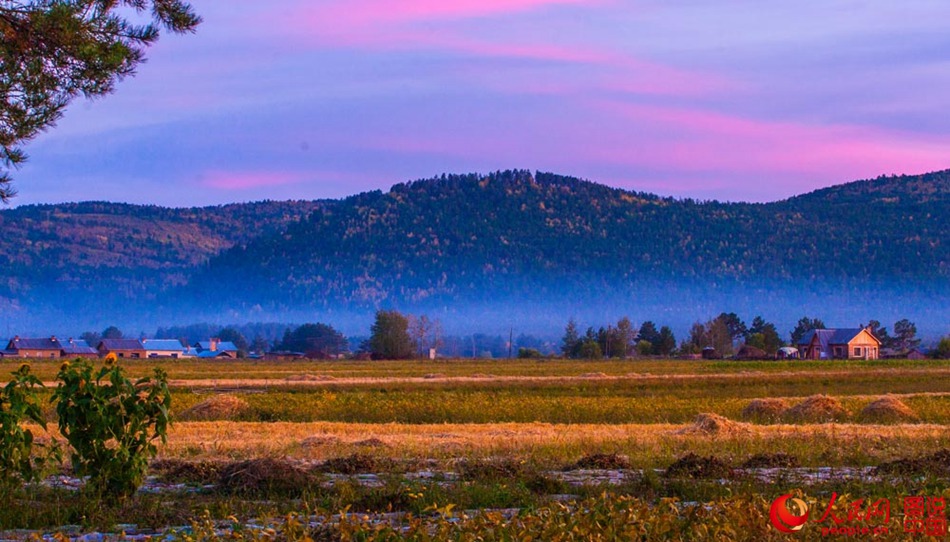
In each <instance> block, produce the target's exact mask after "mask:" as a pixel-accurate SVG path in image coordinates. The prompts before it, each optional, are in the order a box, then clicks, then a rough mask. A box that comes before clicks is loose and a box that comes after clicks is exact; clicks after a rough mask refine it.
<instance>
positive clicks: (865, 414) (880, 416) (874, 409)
mask: <svg viewBox="0 0 950 542" xmlns="http://www.w3.org/2000/svg"><path fill="white" fill-rule="evenodd" d="M860 418H861V420H863V421H870V422H874V423H895V422H908V421H915V420H917V419H918V418H917V414H916V413H915V412H914V411H913V409H911V408H910V407H909V406H907V405H906V404H904V402H903V401H901V400H900V399H898V398H897V397H894V396H891V395H887V396H884V397H881V398H880V399H877V400H875V401H872V402H871V403H870V404H869V405H868V406H866V407H864V409H863V410H861V414H860Z"/></svg>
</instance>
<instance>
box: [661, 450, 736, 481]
mask: <svg viewBox="0 0 950 542" xmlns="http://www.w3.org/2000/svg"><path fill="white" fill-rule="evenodd" d="M732 474H733V473H732V467H730V466H729V464H728V463H726V462H725V461H723V460H722V459H719V458H718V457H714V456H708V457H700V456H698V455H696V454H694V453H688V454H686V455H684V456H683V457H680V458H679V459H677V460H676V461H674V462H673V464H672V465H670V466H669V467H668V468H667V469H666V472H664V473H663V475H664V476H666V477H667V478H729V477H731V476H732Z"/></svg>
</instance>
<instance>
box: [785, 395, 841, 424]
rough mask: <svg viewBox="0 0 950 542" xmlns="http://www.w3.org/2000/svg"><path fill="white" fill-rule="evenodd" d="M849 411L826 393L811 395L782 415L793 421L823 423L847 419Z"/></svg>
mask: <svg viewBox="0 0 950 542" xmlns="http://www.w3.org/2000/svg"><path fill="white" fill-rule="evenodd" d="M850 415H851V413H850V412H848V411H847V410H846V409H845V408H844V407H843V406H841V401H839V400H837V399H835V398H834V397H831V396H828V395H812V396H811V397H809V398H807V399H805V400H804V401H802V402H801V403H798V404H797V405H795V406H793V407H792V408H790V409H788V410H786V411H785V414H784V415H783V417H784V418H785V419H787V420H789V421H793V422H811V423H823V422H832V421H839V420H844V419H847V418H848V416H850Z"/></svg>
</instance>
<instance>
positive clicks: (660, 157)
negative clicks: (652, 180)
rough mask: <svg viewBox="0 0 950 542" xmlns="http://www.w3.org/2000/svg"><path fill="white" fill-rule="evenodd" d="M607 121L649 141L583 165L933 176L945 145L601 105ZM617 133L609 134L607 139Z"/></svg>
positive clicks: (619, 147) (608, 150)
mask: <svg viewBox="0 0 950 542" xmlns="http://www.w3.org/2000/svg"><path fill="white" fill-rule="evenodd" d="M599 107H600V109H601V110H602V111H603V112H604V113H605V114H607V115H612V116H620V118H623V119H626V121H628V122H630V123H631V126H639V127H641V128H643V129H644V130H648V131H649V132H651V133H656V134H664V135H662V136H656V137H651V138H643V139H641V140H638V141H636V142H633V141H631V140H630V139H629V138H623V139H622V140H621V141H623V142H622V143H620V144H616V143H615V144H610V143H609V142H608V143H607V144H601V145H597V146H595V147H594V148H592V149H591V153H590V154H589V156H588V158H589V159H592V160H595V161H603V162H610V163H615V164H623V165H636V166H647V167H650V168H654V169H657V170H665V171H681V172H684V173H689V172H693V173H708V172H720V174H742V175H748V174H756V173H760V174H762V176H763V179H766V180H767V179H768V178H769V176H770V172H771V173H772V174H774V173H786V174H794V175H796V176H797V177H798V178H799V179H800V181H801V182H805V183H807V182H810V181H811V180H813V179H838V180H846V179H849V178H857V177H873V176H877V175H879V174H882V173H893V172H905V171H921V172H922V171H931V170H936V169H941V168H943V167H945V166H946V164H947V160H948V158H950V153H948V152H947V148H950V141H935V140H933V139H932V138H929V139H924V138H920V137H915V136H914V135H913V134H908V133H904V132H898V131H894V130H884V129H880V128H873V127H865V126H853V125H822V124H806V123H799V122H787V121H770V120H760V119H752V118H743V117H739V116H734V115H729V114H724V113H719V112H714V111H708V110H701V109H685V108H684V109H677V108H671V107H659V106H655V105H651V106H644V105H635V104H620V103H616V102H613V103H600V104H599ZM618 128H619V129H621V130H622V127H618V126H616V125H614V126H612V129H613V131H616V130H618Z"/></svg>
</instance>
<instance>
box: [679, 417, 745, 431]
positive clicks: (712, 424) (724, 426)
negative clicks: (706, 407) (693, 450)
mask: <svg viewBox="0 0 950 542" xmlns="http://www.w3.org/2000/svg"><path fill="white" fill-rule="evenodd" d="M749 431H750V428H749V425H748V424H744V423H739V422H734V421H732V420H730V419H729V418H726V417H725V416H720V415H719V414H714V413H710V412H704V413H702V414H699V415H698V416H696V420H695V421H694V422H693V423H692V425H689V426H687V427H686V428H684V429H681V430H680V431H679V433H680V434H692V435H705V436H710V437H719V436H727V437H732V436H735V435H741V434H747V433H749Z"/></svg>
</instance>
